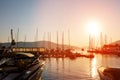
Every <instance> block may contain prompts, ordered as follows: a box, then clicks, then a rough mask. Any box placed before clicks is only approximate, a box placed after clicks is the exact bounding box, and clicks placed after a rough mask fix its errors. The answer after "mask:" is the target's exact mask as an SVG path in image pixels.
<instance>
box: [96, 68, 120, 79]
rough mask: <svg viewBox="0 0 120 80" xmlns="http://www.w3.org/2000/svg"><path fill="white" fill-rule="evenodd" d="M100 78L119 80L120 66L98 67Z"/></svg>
mask: <svg viewBox="0 0 120 80" xmlns="http://www.w3.org/2000/svg"><path fill="white" fill-rule="evenodd" d="M98 73H99V76H100V80H120V68H110V67H100V68H98Z"/></svg>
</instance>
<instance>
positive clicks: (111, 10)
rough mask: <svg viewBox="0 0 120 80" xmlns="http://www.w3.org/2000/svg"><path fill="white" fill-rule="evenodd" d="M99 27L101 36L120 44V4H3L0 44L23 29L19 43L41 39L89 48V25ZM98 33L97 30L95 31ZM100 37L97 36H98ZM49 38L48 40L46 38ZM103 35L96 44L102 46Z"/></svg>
mask: <svg viewBox="0 0 120 80" xmlns="http://www.w3.org/2000/svg"><path fill="white" fill-rule="evenodd" d="M90 22H93V24H96V23H98V25H97V26H99V30H98V33H100V32H102V34H103V35H107V40H108V42H109V40H110V39H111V38H112V41H117V40H120V36H119V34H120V31H119V30H120V0H0V42H7V41H9V40H10V29H13V31H14V38H15V39H16V35H17V32H18V28H19V37H18V41H24V40H25V36H26V41H29V42H31V41H35V36H36V31H37V29H38V39H37V41H39V40H44V39H45V40H48V35H47V34H48V32H49V33H51V41H52V42H56V40H57V36H56V34H57V32H58V38H59V39H58V40H59V41H58V42H59V43H60V44H61V43H62V41H61V40H62V32H64V43H65V44H68V31H69V32H70V44H71V45H75V46H79V47H80V46H88V43H89V32H88V31H87V29H88V28H87V25H88V24H89V23H90ZM93 31H94V29H93ZM96 34H97V33H96ZM44 37H45V38H44ZM99 40H100V39H99V34H97V35H96V41H98V42H99Z"/></svg>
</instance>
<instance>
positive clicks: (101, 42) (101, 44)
mask: <svg viewBox="0 0 120 80" xmlns="http://www.w3.org/2000/svg"><path fill="white" fill-rule="evenodd" d="M100 46H101V48H102V47H103V35H102V32H101V33H100Z"/></svg>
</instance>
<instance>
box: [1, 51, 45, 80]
mask: <svg viewBox="0 0 120 80" xmlns="http://www.w3.org/2000/svg"><path fill="white" fill-rule="evenodd" d="M2 60H3V61H1V62H2V63H1V64H0V80H38V79H39V78H40V76H41V73H42V71H43V68H44V65H45V62H44V60H42V59H41V58H40V57H36V56H34V55H33V54H31V53H13V54H12V55H11V56H10V57H8V56H7V57H6V58H5V57H4V58H3V59H2Z"/></svg>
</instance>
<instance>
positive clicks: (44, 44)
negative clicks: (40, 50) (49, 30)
mask: <svg viewBox="0 0 120 80" xmlns="http://www.w3.org/2000/svg"><path fill="white" fill-rule="evenodd" d="M45 46H46V42H45V32H44V36H43V47H45Z"/></svg>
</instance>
